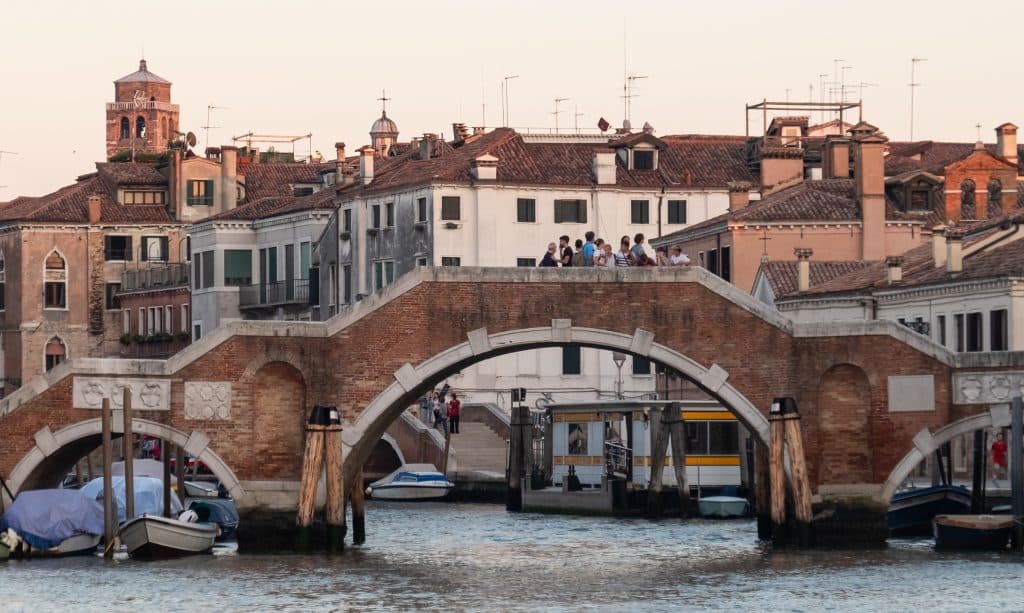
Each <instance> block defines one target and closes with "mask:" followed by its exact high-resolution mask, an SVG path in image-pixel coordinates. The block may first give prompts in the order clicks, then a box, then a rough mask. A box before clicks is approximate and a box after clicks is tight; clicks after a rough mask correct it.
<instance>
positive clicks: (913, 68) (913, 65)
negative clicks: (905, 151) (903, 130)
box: [910, 57, 928, 142]
mask: <svg viewBox="0 0 1024 613" xmlns="http://www.w3.org/2000/svg"><path fill="white" fill-rule="evenodd" d="M927 61H928V58H925V57H912V58H910V142H914V90H915V89H917V88H918V87H920V86H921V84H920V83H918V82H917V79H916V78H915V77H916V75H917V65H918V64H919V63H920V62H927Z"/></svg>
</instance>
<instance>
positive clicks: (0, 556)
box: [0, 543, 11, 561]
mask: <svg viewBox="0 0 1024 613" xmlns="http://www.w3.org/2000/svg"><path fill="white" fill-rule="evenodd" d="M9 557H11V548H10V547H8V546H7V545H4V544H3V543H0V561H3V560H6V559H7V558H9Z"/></svg>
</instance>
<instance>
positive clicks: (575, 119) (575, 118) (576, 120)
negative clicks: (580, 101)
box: [572, 105, 583, 134]
mask: <svg viewBox="0 0 1024 613" xmlns="http://www.w3.org/2000/svg"><path fill="white" fill-rule="evenodd" d="M572 108H573V113H572V127H573V129H574V130H575V131H576V133H577V134H579V132H580V117H583V113H581V112H580V107H578V106H575V105H573V107H572Z"/></svg>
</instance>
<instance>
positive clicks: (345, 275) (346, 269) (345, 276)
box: [341, 264, 352, 304]
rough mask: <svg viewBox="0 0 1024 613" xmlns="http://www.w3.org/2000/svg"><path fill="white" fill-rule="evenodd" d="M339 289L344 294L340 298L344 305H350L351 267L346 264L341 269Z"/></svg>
mask: <svg viewBox="0 0 1024 613" xmlns="http://www.w3.org/2000/svg"><path fill="white" fill-rule="evenodd" d="M341 287H342V291H343V292H344V293H343V294H342V295H341V297H342V299H343V302H344V303H345V304H351V303H352V267H351V266H349V265H348V264H346V265H344V266H342V267H341Z"/></svg>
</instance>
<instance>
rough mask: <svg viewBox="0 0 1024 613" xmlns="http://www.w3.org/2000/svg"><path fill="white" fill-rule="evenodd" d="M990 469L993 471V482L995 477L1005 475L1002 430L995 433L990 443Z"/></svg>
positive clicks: (1004, 442) (1004, 444)
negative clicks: (994, 437) (993, 439)
mask: <svg viewBox="0 0 1024 613" xmlns="http://www.w3.org/2000/svg"><path fill="white" fill-rule="evenodd" d="M992 471H993V473H995V474H994V475H993V476H992V481H993V482H995V480H996V477H999V478H1005V477H1006V441H1005V440H1003V433H1002V432H999V433H997V434H996V440H995V441H994V442H993V443H992ZM996 485H997V486H998V485H999V484H998V483H996Z"/></svg>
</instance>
